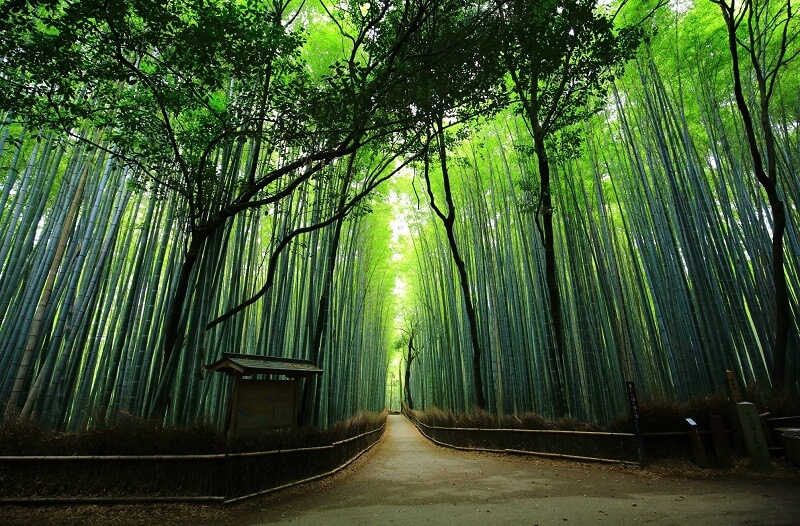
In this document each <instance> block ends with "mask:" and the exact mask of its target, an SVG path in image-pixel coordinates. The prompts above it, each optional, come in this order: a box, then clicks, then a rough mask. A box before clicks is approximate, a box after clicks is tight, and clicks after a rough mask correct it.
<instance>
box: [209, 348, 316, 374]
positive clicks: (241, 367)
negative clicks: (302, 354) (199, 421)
mask: <svg viewBox="0 0 800 526" xmlns="http://www.w3.org/2000/svg"><path fill="white" fill-rule="evenodd" d="M205 367H206V369H208V370H209V371H212V372H213V371H218V372H221V373H225V374H232V375H236V376H251V375H254V374H282V375H284V376H290V377H305V376H311V375H314V374H322V369H320V368H319V367H317V366H315V365H313V364H312V363H311V362H310V361H309V360H297V359H294V358H276V357H273V356H255V355H252V354H236V353H222V358H221V359H220V360H217V361H216V362H214V363H212V364H208V365H206V366H205Z"/></svg>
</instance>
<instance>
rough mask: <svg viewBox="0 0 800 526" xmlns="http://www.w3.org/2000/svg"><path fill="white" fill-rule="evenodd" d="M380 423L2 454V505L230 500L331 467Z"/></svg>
mask: <svg viewBox="0 0 800 526" xmlns="http://www.w3.org/2000/svg"><path fill="white" fill-rule="evenodd" d="M385 428H386V424H385V423H384V425H382V426H381V427H380V428H378V429H375V430H372V431H368V432H366V433H362V434H360V435H358V436H354V437H351V438H347V439H345V440H341V441H338V442H334V443H333V444H330V445H325V446H317V447H309V448H299V449H285V450H276V451H262V452H253V453H231V454H213V455H140V456H14V457H11V456H5V457H0V503H4V504H12V503H14V504H31V503H67V502H69V503H94V502H221V503H230V502H235V501H238V500H241V499H244V498H248V497H253V496H256V495H260V494H264V493H268V492H272V491H276V490H278V489H282V488H286V487H289V486H292V485H295V484H300V483H302V482H308V481H311V480H315V479H318V478H322V477H325V476H328V475H331V474H333V473H336V472H337V471H339V470H341V469H343V468H344V467H346V466H347V465H348V464H350V463H351V462H353V461H354V460H355V459H356V458H358V457H359V456H361V455H362V454H363V453H365V452H366V451H368V450H369V449H370V448H372V446H374V445H375V444H376V443H377V442H378V441H379V440H380V439H381V437H382V436H383V432H384V430H385Z"/></svg>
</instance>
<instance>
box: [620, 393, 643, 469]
mask: <svg viewBox="0 0 800 526" xmlns="http://www.w3.org/2000/svg"><path fill="white" fill-rule="evenodd" d="M625 388H626V390H627V392H628V403H629V404H630V408H631V419H632V420H633V429H634V433H636V443H637V445H638V448H639V466H640V467H644V466H645V464H646V463H647V458H646V456H645V451H644V433H642V420H641V418H640V416H639V401H638V400H637V399H636V388H635V387H634V386H633V382H625Z"/></svg>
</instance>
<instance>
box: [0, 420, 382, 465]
mask: <svg viewBox="0 0 800 526" xmlns="http://www.w3.org/2000/svg"><path fill="white" fill-rule="evenodd" d="M386 415H387V413H386V412H385V411H384V412H383V413H368V412H360V413H356V414H355V415H353V416H352V417H350V418H349V419H347V420H344V421H341V422H338V423H336V424H333V425H332V426H330V427H328V428H327V429H320V428H316V427H303V428H297V429H284V430H275V431H261V432H252V433H245V434H241V435H240V436H237V437H236V438H234V439H233V440H232V441H231V442H230V443H228V441H227V438H226V435H225V433H223V432H221V431H219V430H218V429H217V428H216V427H215V426H213V425H211V424H203V423H201V424H196V425H191V426H185V427H173V426H165V425H163V424H161V423H158V422H152V421H146V420H132V419H127V420H124V421H119V422H115V423H107V422H106V423H101V424H99V425H96V426H95V427H93V428H92V429H89V430H86V431H79V432H56V431H49V430H46V429H44V428H42V427H41V426H40V425H39V424H37V423H36V422H34V421H31V420H28V419H23V418H19V417H15V416H13V415H6V418H5V420H4V421H3V423H2V424H0V455H2V456H15V455H204V454H216V453H225V452H228V453H231V452H247V451H272V450H277V449H296V448H306V447H314V446H323V445H328V444H332V443H333V442H336V441H339V440H344V439H346V438H350V437H353V436H356V435H359V434H362V433H365V432H367V431H372V430H374V429H377V428H379V427H380V426H381V425H383V423H384V422H385V421H386Z"/></svg>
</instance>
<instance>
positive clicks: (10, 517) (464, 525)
mask: <svg viewBox="0 0 800 526" xmlns="http://www.w3.org/2000/svg"><path fill="white" fill-rule="evenodd" d="M694 473H697V474H701V473H702V474H703V475H704V476H703V477H698V476H682V475H675V474H669V473H664V472H663V471H658V470H656V471H654V470H647V471H641V470H638V469H636V468H629V469H628V468H621V467H608V466H600V465H593V464H570V463H563V462H552V461H544V460H538V459H535V458H529V457H507V456H501V455H489V454H478V453H462V452H456V451H452V450H449V449H445V448H441V447H438V446H434V445H432V444H430V443H429V442H428V441H427V440H425V439H424V438H423V437H421V436H420V435H419V433H417V431H416V429H415V428H414V427H413V426H412V425H411V424H410V423H409V422H408V420H406V419H405V418H404V417H402V416H390V417H389V422H388V426H387V434H386V436H385V437H384V439H383V440H382V442H381V443H379V444H378V445H377V446H376V447H375V448H374V449H373V450H372V451H371V452H370V453H368V454H367V455H365V456H364V457H362V458H361V459H359V461H357V462H356V463H355V464H354V465H353V466H352V467H351V468H349V469H347V470H346V471H345V472H343V473H342V474H340V475H337V476H335V477H333V478H329V479H326V480H323V481H320V482H317V483H315V484H308V485H303V486H299V487H296V488H293V489H290V490H286V491H283V492H279V493H276V494H273V495H267V496H264V497H260V498H256V499H252V500H250V501H246V502H244V503H242V504H238V505H233V506H228V507H222V506H192V505H160V506H106V507H102V506H78V507H72V508H63V507H61V508H53V507H46V508H27V509H26V508H18V507H6V508H5V509H0V524H9V525H11V524H46V523H50V524H53V523H58V524H60V526H67V525H69V524H160V525H163V526H166V525H171V524H174V525H177V524H220V525H222V524H225V525H235V524H237V525H260V524H290V523H291V524H292V525H301V526H302V525H314V526H319V525H351V524H398V525H401V524H402V525H405V524H454V525H457V526H470V525H483V524H493V525H494V524H514V525H516V524H525V525H534V524H540V525H546V524H564V523H573V524H575V523H577V524H588V523H599V524H636V523H652V524H690V523H694V524H697V525H707V524H708V525H714V524H720V525H722V524H725V525H729V524H787V525H797V524H800V477H798V476H797V474H796V473H795V475H794V476H786V475H783V476H770V477H766V476H741V475H738V474H719V472H717V473H713V474H710V473H709V472H701V471H700V470H697V471H694Z"/></svg>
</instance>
